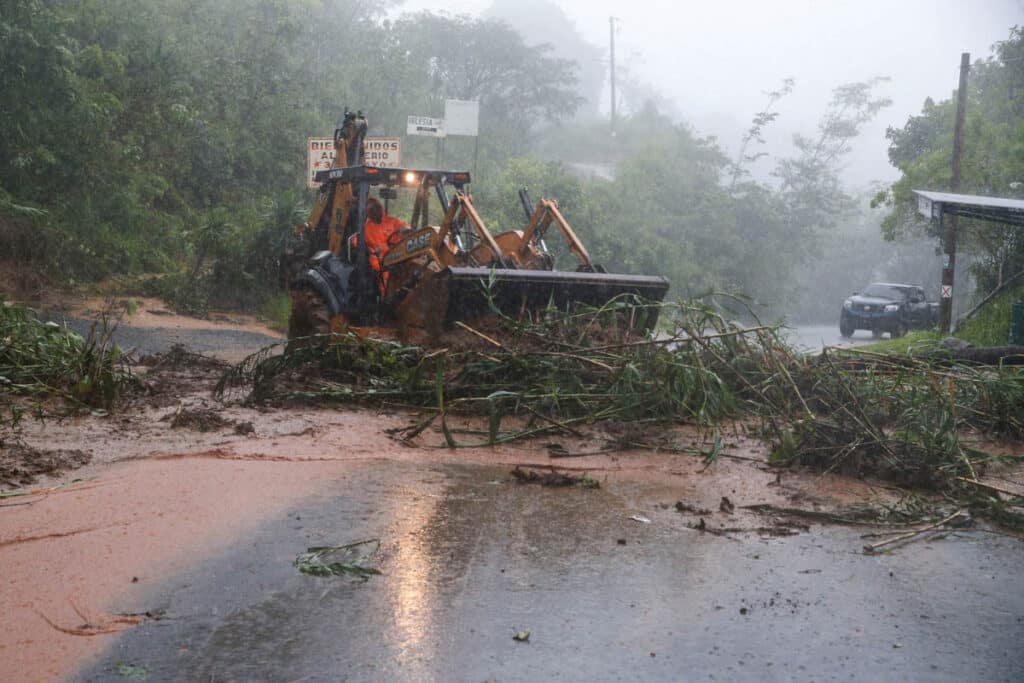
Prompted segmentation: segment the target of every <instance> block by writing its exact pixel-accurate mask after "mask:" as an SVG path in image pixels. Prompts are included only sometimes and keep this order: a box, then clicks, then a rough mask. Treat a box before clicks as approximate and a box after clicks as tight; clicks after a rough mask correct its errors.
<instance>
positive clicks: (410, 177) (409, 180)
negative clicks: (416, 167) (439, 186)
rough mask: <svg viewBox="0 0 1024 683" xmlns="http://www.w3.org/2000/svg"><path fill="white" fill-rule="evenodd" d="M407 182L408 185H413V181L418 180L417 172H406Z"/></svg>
mask: <svg viewBox="0 0 1024 683" xmlns="http://www.w3.org/2000/svg"><path fill="white" fill-rule="evenodd" d="M405 182H406V184H408V185H412V184H413V183H415V182H416V174H415V173H413V172H412V171H407V172H406V174H405Z"/></svg>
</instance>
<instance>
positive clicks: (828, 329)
mask: <svg viewBox="0 0 1024 683" xmlns="http://www.w3.org/2000/svg"><path fill="white" fill-rule="evenodd" d="M787 337H788V338H789V341H790V343H791V344H792V345H793V346H795V347H796V348H798V349H801V350H804V351H810V352H818V351H821V349H822V348H824V347H826V346H840V347H844V348H849V347H853V346H864V345H865V344H873V343H874V342H876V341H878V340H876V339H875V338H874V337H873V336H872V335H871V332H869V331H866V330H858V331H857V332H854V334H853V336H852V337H843V336H841V335H840V334H839V323H838V322H837V323H835V324H834V325H794V326H793V327H791V328H790V329H789V330H788V334H787ZM883 338H884V339H888V338H889V336H888V335H884V336H883Z"/></svg>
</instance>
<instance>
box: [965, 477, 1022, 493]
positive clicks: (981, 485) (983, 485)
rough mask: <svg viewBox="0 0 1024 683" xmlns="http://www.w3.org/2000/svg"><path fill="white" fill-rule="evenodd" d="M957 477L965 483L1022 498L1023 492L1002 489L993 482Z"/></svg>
mask: <svg viewBox="0 0 1024 683" xmlns="http://www.w3.org/2000/svg"><path fill="white" fill-rule="evenodd" d="M957 479H958V480H959V481H962V482H964V483H967V484H974V485H975V486H979V487H981V488H983V489H989V490H991V491H995V492H996V493H1002V494H1003V495H1006V496H1013V497H1014V498H1024V493H1020V492H1018V491H1011V490H1009V489H1004V488H1001V487H999V486H995V485H994V484H985V483H982V482H980V481H978V480H977V479H968V478H967V477H957Z"/></svg>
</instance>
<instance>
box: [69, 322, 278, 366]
mask: <svg viewBox="0 0 1024 683" xmlns="http://www.w3.org/2000/svg"><path fill="white" fill-rule="evenodd" d="M56 320H57V322H60V323H63V324H66V325H67V326H68V327H69V328H71V329H72V330H74V331H75V332H77V333H78V334H80V335H82V336H86V335H88V334H89V330H90V328H91V327H92V326H93V324H94V323H93V322H92V321H90V320H82V319H80V318H61V317H56ZM113 340H114V342H115V343H116V344H117V345H118V346H120V347H121V348H122V349H125V350H127V351H131V352H132V353H133V354H134V355H135V357H136V358H138V357H140V356H144V355H148V354H151V353H164V352H166V351H169V350H170V349H171V347H172V346H174V345H175V344H181V345H183V346H185V347H186V348H188V350H189V351H193V352H195V353H203V354H211V353H213V354H216V353H218V352H223V351H231V352H233V353H234V354H235V355H237V354H239V353H242V354H248V353H255V352H257V351H259V350H260V349H262V348H264V347H265V346H269V345H271V344H274V343H277V342H280V341H281V339H280V338H277V337H271V336H269V335H266V334H259V333H257V332H248V331H245V330H232V329H215V328H209V329H182V328H172V327H134V326H132V325H124V324H121V325H118V326H117V328H116V329H115V330H114V334H113Z"/></svg>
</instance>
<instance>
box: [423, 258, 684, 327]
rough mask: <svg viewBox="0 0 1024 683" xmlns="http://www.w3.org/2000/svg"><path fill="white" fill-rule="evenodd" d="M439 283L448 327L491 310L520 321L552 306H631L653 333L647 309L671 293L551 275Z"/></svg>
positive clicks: (477, 274)
mask: <svg viewBox="0 0 1024 683" xmlns="http://www.w3.org/2000/svg"><path fill="white" fill-rule="evenodd" d="M438 277H439V279H440V280H441V283H442V287H443V288H444V289H446V290H447V298H448V301H447V307H446V308H447V310H446V314H445V322H447V323H452V322H454V321H456V320H467V319H473V318H477V317H479V316H482V315H487V314H489V313H491V312H492V311H493V308H497V309H498V310H499V311H501V312H502V313H503V314H505V315H508V316H509V317H512V318H520V317H522V316H523V315H524V314H525V313H536V312H540V311H543V310H544V309H546V308H548V306H549V305H551V306H554V307H556V308H558V309H559V310H562V311H567V310H573V309H574V308H575V307H576V306H578V305H580V304H582V305H585V306H591V307H594V308H599V307H602V306H605V305H606V304H608V303H609V302H612V301H613V300H615V301H621V302H622V303H623V304H626V303H631V304H633V306H632V308H633V311H634V315H633V316H632V318H633V321H634V323H635V324H636V325H637V328H638V329H639V330H649V329H652V328H653V327H654V326H655V325H656V324H657V322H658V312H659V309H658V306H650V305H647V306H645V305H644V304H651V303H657V302H660V301H661V300H662V299H663V298H664V297H665V294H666V292H668V288H669V282H668V280H667V279H666V278H664V277H661V276H651V275H618V274H612V273H580V272H566V271H551V270H513V269H505V268H493V269H492V268H457V267H452V268H448V269H446V270H444V271H442V272H441V273H438ZM630 298H633V301H629V299H630ZM637 313H639V315H637Z"/></svg>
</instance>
